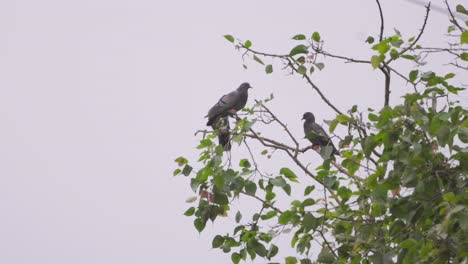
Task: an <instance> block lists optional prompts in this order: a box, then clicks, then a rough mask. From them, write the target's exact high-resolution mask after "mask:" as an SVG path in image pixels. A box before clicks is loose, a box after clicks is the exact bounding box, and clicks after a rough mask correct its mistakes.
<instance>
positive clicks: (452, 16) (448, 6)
mask: <svg viewBox="0 0 468 264" xmlns="http://www.w3.org/2000/svg"><path fill="white" fill-rule="evenodd" d="M445 5H446V6H447V10H448V12H449V14H450V18H452V19H451V20H450V22H452V24H454V25H455V26H456V27H457V28H458V29H459V30H460V31H461V32H463V31H465V30H466V29H464V28H463V27H462V26H460V24H458V22H457V19H456V18H455V16H454V15H453V13H452V9H450V5H449V3H448V1H447V0H445Z"/></svg>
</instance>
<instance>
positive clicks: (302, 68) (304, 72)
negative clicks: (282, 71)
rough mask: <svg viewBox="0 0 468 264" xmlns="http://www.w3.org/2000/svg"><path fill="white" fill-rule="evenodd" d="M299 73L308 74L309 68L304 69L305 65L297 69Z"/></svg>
mask: <svg viewBox="0 0 468 264" xmlns="http://www.w3.org/2000/svg"><path fill="white" fill-rule="evenodd" d="M297 72H298V73H300V74H306V72H307V68H306V67H304V66H303V65H301V66H299V67H298V68H297Z"/></svg>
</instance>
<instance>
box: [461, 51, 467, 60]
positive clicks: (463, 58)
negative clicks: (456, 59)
mask: <svg viewBox="0 0 468 264" xmlns="http://www.w3.org/2000/svg"><path fill="white" fill-rule="evenodd" d="M460 59H462V60H464V61H468V53H466V52H463V53H462V54H461V55H460Z"/></svg>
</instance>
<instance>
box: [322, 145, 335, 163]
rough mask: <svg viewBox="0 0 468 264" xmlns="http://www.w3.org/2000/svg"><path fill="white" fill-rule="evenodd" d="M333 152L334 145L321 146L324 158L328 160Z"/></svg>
mask: <svg viewBox="0 0 468 264" xmlns="http://www.w3.org/2000/svg"><path fill="white" fill-rule="evenodd" d="M332 153H333V147H332V146H330V145H328V146H324V147H321V148H320V156H322V159H324V160H326V159H329V158H330V157H331V156H332Z"/></svg>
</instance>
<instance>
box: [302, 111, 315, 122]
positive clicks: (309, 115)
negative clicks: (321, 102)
mask: <svg viewBox="0 0 468 264" xmlns="http://www.w3.org/2000/svg"><path fill="white" fill-rule="evenodd" d="M304 119H305V120H306V121H310V122H315V116H314V114H312V113H311V112H306V113H304V115H303V116H302V120H304Z"/></svg>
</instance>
